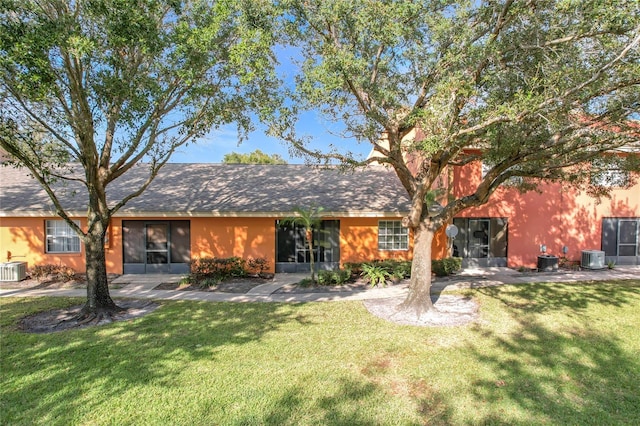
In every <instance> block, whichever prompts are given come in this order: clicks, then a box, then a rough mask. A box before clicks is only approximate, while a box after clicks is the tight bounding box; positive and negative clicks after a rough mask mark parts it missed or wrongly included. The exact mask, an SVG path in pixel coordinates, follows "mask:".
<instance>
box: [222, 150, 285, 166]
mask: <svg viewBox="0 0 640 426" xmlns="http://www.w3.org/2000/svg"><path fill="white" fill-rule="evenodd" d="M222 162H223V163H226V164H287V161H286V160H285V159H284V158H282V157H281V156H280V155H278V154H271V155H269V154H265V153H264V152H262V151H260V150H259V149H256V150H255V151H253V152H250V153H249V154H239V153H237V152H232V153H230V154H225V156H224V158H223V159H222Z"/></svg>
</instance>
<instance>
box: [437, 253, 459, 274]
mask: <svg viewBox="0 0 640 426" xmlns="http://www.w3.org/2000/svg"><path fill="white" fill-rule="evenodd" d="M461 268H462V258H460V257H447V258H445V259H434V260H432V261H431V270H432V271H433V273H434V274H436V276H438V277H446V276H448V275H451V274H453V273H454V272H456V271H459V270H460V269H461Z"/></svg>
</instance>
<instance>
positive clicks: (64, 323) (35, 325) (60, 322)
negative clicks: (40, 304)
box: [18, 299, 160, 333]
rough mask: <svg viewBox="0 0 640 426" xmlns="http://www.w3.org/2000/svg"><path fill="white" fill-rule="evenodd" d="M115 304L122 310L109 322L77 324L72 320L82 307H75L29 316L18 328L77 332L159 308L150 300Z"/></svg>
mask: <svg viewBox="0 0 640 426" xmlns="http://www.w3.org/2000/svg"><path fill="white" fill-rule="evenodd" d="M116 304H117V305H118V307H120V308H122V311H119V312H116V313H114V314H113V315H112V318H111V320H109V321H107V320H103V321H89V322H84V323H83V322H79V321H77V320H75V319H74V318H75V317H76V316H77V315H78V313H79V312H80V310H81V309H82V307H83V305H77V306H72V307H70V308H66V309H54V310H50V311H44V312H39V313H37V314H33V315H29V316H27V317H24V318H22V319H21V320H20V322H19V323H18V328H19V329H20V330H22V331H24V332H26V333H53V332H57V331H64V330H78V329H81V328H87V327H95V326H98V325H102V324H108V323H110V322H116V321H126V320H130V319H133V318H139V317H142V316H144V315H147V314H148V313H150V312H153V311H154V310H156V309H157V308H159V307H160V304H159V303H156V302H153V301H151V300H137V299H127V300H117V301H116Z"/></svg>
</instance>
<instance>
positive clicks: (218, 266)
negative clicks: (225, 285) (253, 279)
mask: <svg viewBox="0 0 640 426" xmlns="http://www.w3.org/2000/svg"><path fill="white" fill-rule="evenodd" d="M245 263H246V262H245V260H244V259H241V258H239V257H227V258H217V257H203V258H200V259H194V260H192V261H191V262H190V264H189V270H190V274H191V279H192V281H193V282H198V283H199V282H201V281H204V280H206V279H212V280H214V281H216V282H220V281H222V280H225V279H227V278H229V277H244V276H246V275H247V270H246V268H245Z"/></svg>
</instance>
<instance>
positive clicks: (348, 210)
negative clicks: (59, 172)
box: [0, 163, 410, 216]
mask: <svg viewBox="0 0 640 426" xmlns="http://www.w3.org/2000/svg"><path fill="white" fill-rule="evenodd" d="M146 172H147V168H146V167H145V166H144V165H139V166H136V167H135V168H133V169H132V170H130V171H129V172H127V173H126V174H125V175H124V176H122V177H121V178H119V179H117V180H116V181H114V182H112V183H111V184H110V185H109V187H108V194H109V195H108V199H109V200H113V201H118V200H120V199H121V198H122V197H123V196H125V195H126V194H128V193H129V192H130V188H133V187H134V185H135V184H136V183H138V184H139V183H140V182H142V181H144V179H145V178H146ZM0 181H1V182H0V215H2V216H14V215H15V216H21V215H27V214H46V213H52V212H53V211H54V210H55V209H54V208H53V205H52V203H51V201H50V200H49V198H48V196H47V194H46V193H45V192H44V190H43V189H42V188H41V187H40V186H39V184H38V183H37V182H36V181H35V180H34V179H33V178H31V177H30V175H29V174H28V172H27V171H26V169H13V168H9V167H2V168H0ZM74 190H75V191H76V195H73V192H74ZM56 191H57V194H58V195H59V196H60V197H61V200H62V202H63V205H64V206H65V207H66V209H67V210H68V211H75V212H82V213H84V212H86V201H85V200H86V199H87V196H86V190H84V189H83V188H82V187H80V186H77V185H76V183H75V182H72V183H70V184H68V185H67V186H66V187H59V188H57V189H56ZM82 194H85V195H82ZM309 206H320V207H323V208H324V210H325V212H326V213H339V214H341V215H348V216H361V215H364V216H367V215H380V214H384V215H391V214H404V213H406V212H407V211H408V210H409V207H410V200H409V197H408V195H407V193H406V191H405V190H404V188H403V187H402V185H401V184H400V181H399V179H398V177H397V176H396V174H395V173H394V171H393V170H390V169H387V168H385V167H383V166H370V167H367V168H365V169H357V170H355V171H347V172H342V171H341V170H340V169H337V168H328V169H327V168H318V167H311V166H306V165H242V164H237V165H231V164H175V163H172V164H167V165H165V166H164V167H163V168H162V169H161V171H160V173H159V174H158V176H157V177H156V179H155V180H154V181H153V183H152V184H151V186H150V187H149V188H148V189H147V190H146V191H145V192H144V193H143V194H142V195H141V196H139V197H138V198H134V199H133V200H131V201H129V203H127V205H125V206H124V208H122V209H121V210H120V212H119V213H118V215H123V216H126V215H136V216H142V215H144V216H150V215H153V214H164V215H168V214H175V215H192V216H209V215H210V216H260V215H273V214H281V215H287V214H290V213H292V212H293V211H294V209H295V208H296V207H302V208H307V207H309Z"/></svg>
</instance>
